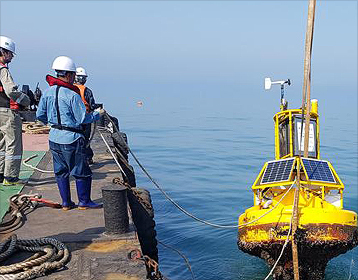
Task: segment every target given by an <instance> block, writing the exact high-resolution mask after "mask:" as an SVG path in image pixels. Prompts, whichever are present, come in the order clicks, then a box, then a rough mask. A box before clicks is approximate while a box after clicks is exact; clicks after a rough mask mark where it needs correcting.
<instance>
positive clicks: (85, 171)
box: [36, 56, 105, 210]
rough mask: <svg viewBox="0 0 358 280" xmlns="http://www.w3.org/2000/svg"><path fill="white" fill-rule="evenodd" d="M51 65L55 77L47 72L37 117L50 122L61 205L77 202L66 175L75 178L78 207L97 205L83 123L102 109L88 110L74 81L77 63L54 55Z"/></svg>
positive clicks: (99, 114) (96, 116) (50, 136)
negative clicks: (94, 197) (93, 191)
mask: <svg viewBox="0 0 358 280" xmlns="http://www.w3.org/2000/svg"><path fill="white" fill-rule="evenodd" d="M52 69H54V70H55V71H56V74H57V78H56V77H53V76H50V75H47V76H46V81H47V82H48V84H49V85H50V88H48V89H47V90H46V91H45V92H44V93H43V95H42V97H41V99H40V102H39V105H38V109H37V112H36V117H37V119H38V120H40V121H41V122H43V123H45V124H49V125H50V126H51V130H50V134H49V146H50V150H51V153H52V156H53V165H54V172H55V176H56V181H57V185H58V189H59V192H60V195H61V198H62V209H63V210H69V209H71V208H74V207H75V206H76V205H75V203H74V202H73V201H72V200H71V192H70V181H69V176H70V175H72V176H73V177H75V179H76V189H77V196H78V201H79V203H78V208H79V209H81V210H84V209H88V208H99V207H101V206H102V205H101V204H97V203H95V202H93V201H92V200H91V184H92V172H91V169H90V167H89V165H88V162H87V160H86V153H85V148H86V147H85V138H84V131H83V130H82V128H81V125H82V124H86V123H91V122H94V121H97V120H98V119H99V118H100V116H102V115H103V114H105V110H103V109H97V110H96V111H94V112H91V113H89V114H87V113H86V107H85V105H84V104H83V101H82V99H81V96H80V94H79V93H80V92H79V89H78V87H76V86H74V85H73V82H74V79H75V75H76V66H75V64H74V62H73V61H72V59H71V58H69V57H67V56H59V57H57V58H56V59H55V60H54V62H53V64H52Z"/></svg>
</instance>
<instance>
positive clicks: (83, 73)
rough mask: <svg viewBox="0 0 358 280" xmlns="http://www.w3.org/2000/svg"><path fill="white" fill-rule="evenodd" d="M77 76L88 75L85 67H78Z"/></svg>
mask: <svg viewBox="0 0 358 280" xmlns="http://www.w3.org/2000/svg"><path fill="white" fill-rule="evenodd" d="M76 76H86V77H87V73H86V70H85V69H84V68H83V67H77V68H76Z"/></svg>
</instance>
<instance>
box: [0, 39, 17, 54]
mask: <svg viewBox="0 0 358 280" xmlns="http://www.w3.org/2000/svg"><path fill="white" fill-rule="evenodd" d="M0 48H3V49H5V50H8V51H10V52H12V53H13V54H15V42H14V41H13V40H11V39H10V38H8V37H5V36H0Z"/></svg>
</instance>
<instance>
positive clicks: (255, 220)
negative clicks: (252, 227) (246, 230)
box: [239, 183, 295, 228]
mask: <svg viewBox="0 0 358 280" xmlns="http://www.w3.org/2000/svg"><path fill="white" fill-rule="evenodd" d="M294 184H295V183H293V184H292V185H291V187H290V188H289V189H288V190H287V191H286V192H285V194H284V195H283V196H282V197H281V199H280V200H279V201H278V202H277V203H276V204H275V206H274V207H272V208H271V209H270V210H269V211H267V212H265V213H264V214H262V215H261V216H260V217H258V218H256V219H254V220H252V221H250V222H247V223H245V224H242V225H239V228H241V227H244V226H247V225H249V224H252V223H254V222H257V221H258V220H260V219H261V218H262V217H264V216H266V215H267V214H268V213H270V212H271V211H273V210H274V209H275V208H276V207H277V206H278V205H279V204H280V203H281V201H282V200H283V199H284V198H285V196H286V195H287V194H288V193H289V191H290V190H291V189H292V187H293V185H294Z"/></svg>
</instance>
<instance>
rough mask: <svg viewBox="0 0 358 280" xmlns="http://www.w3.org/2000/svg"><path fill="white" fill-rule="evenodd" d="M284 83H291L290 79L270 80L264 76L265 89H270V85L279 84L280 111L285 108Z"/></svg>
mask: <svg viewBox="0 0 358 280" xmlns="http://www.w3.org/2000/svg"><path fill="white" fill-rule="evenodd" d="M285 84H287V85H289V86H290V85H291V80H290V79H287V80H286V81H274V82H273V81H271V78H265V90H269V89H271V86H272V85H281V102H280V104H281V106H280V107H281V111H283V110H286V109H287V101H286V100H285V98H284V96H285Z"/></svg>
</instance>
